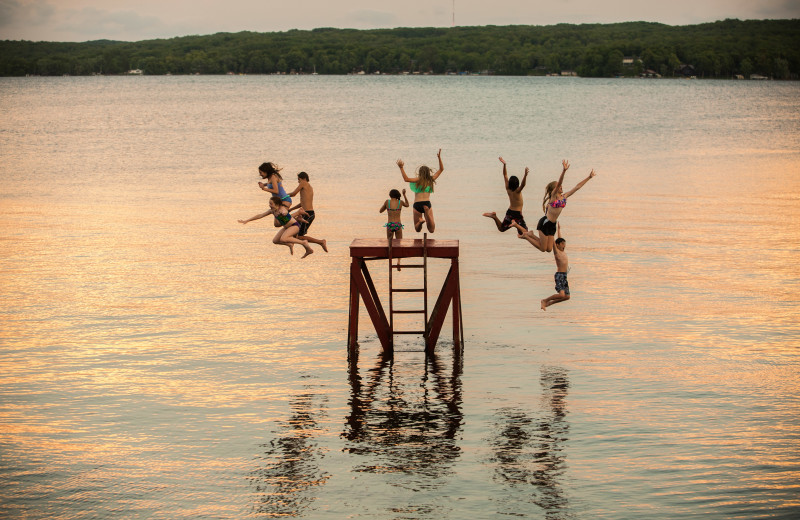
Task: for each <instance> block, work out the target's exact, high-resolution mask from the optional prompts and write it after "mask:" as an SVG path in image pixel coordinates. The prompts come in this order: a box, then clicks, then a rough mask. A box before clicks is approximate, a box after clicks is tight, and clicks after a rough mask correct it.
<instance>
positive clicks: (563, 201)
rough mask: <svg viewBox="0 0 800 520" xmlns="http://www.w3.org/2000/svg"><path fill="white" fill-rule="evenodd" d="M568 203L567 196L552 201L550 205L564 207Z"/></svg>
mask: <svg viewBox="0 0 800 520" xmlns="http://www.w3.org/2000/svg"><path fill="white" fill-rule="evenodd" d="M566 205H567V198H566V197H564V198H563V199H561V200H554V201H553V202H551V203H550V207H551V208H563V207H564V206H566Z"/></svg>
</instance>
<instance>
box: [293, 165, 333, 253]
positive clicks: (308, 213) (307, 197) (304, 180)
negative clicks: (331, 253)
mask: <svg viewBox="0 0 800 520" xmlns="http://www.w3.org/2000/svg"><path fill="white" fill-rule="evenodd" d="M297 182H298V184H297V188H295V189H294V191H293V192H291V193H289V194H288V195H289V197H294V196H295V195H297V194H298V193H299V194H300V204H297V205H296V206H294V207H292V208H289V211H292V210H294V209H297V208H301V209H302V212H303V216H304V217H305V222H301V223H300V231H299V232H298V233H297V238H299V239H301V240H307V241H308V242H313V243H314V244H318V245H321V246H322V250H323V251H325V252H326V253H327V252H328V241H327V240H325V239H321V238H314V237H310V236H308V235H306V233H308V228H310V227H311V223H312V222H314V188H312V187H311V183H310V182H308V174H307V173H306V172H300V173H298V174H297Z"/></svg>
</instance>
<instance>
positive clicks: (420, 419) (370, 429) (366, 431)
mask: <svg viewBox="0 0 800 520" xmlns="http://www.w3.org/2000/svg"><path fill="white" fill-rule="evenodd" d="M460 371H461V368H460V365H459V363H458V362H457V358H454V363H453V368H452V371H451V372H450V374H449V376H448V374H446V373H445V370H444V366H443V363H442V362H441V360H440V359H439V358H438V357H437V356H436V355H435V354H431V355H428V356H427V357H426V360H425V373H424V375H423V377H422V382H421V383H420V382H419V379H417V378H416V377H412V378H409V380H408V381H406V380H405V378H399V377H398V378H397V379H396V378H395V371H394V366H393V362H392V360H391V359H390V358H388V357H380V358H379V359H378V363H377V365H376V366H375V367H374V368H372V369H371V370H370V371H369V373H368V377H367V378H366V381H362V378H361V376H360V375H359V372H358V366H357V363H355V362H351V364H350V385H351V395H350V415H349V416H348V417H347V422H346V424H345V431H344V432H343V433H342V437H344V438H345V439H346V440H347V447H346V451H347V452H349V453H351V454H355V455H359V456H363V457H364V460H363V463H361V464H358V465H357V466H356V468H355V470H356V471H359V472H366V473H394V474H400V475H406V476H408V477H409V478H408V479H402V480H400V481H399V482H398V481H395V482H394V483H395V485H400V486H404V487H406V486H407V487H409V488H413V489H420V488H432V487H436V486H437V484H438V483H437V479H440V478H441V477H443V476H445V475H448V474H449V473H450V472H451V467H452V465H453V464H454V463H455V461H456V460H457V459H458V457H459V455H460V448H459V446H458V438H457V437H458V434H459V432H460V431H461V427H462V422H463V414H462V411H461V380H460ZM401 379H402V380H401ZM408 383H410V384H408Z"/></svg>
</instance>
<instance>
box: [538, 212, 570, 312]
mask: <svg viewBox="0 0 800 520" xmlns="http://www.w3.org/2000/svg"><path fill="white" fill-rule="evenodd" d="M557 227H558V238H557V239H556V241H555V246H554V247H553V257H554V258H555V260H556V274H555V280H556V293H555V294H554V295H552V296H548V297H547V298H545V299H544V300H542V310H543V311H546V310H547V308H548V307H549V306H551V305H553V304H555V303H559V302H565V301H567V300H569V282H567V272H569V260H568V259H567V253H565V252H564V249H566V247H567V241H566V240H564V239H563V238H561V224H560V223H559V224H557Z"/></svg>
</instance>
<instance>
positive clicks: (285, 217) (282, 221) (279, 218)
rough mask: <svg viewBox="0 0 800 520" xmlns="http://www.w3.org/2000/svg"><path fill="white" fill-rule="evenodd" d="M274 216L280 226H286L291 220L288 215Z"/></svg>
mask: <svg viewBox="0 0 800 520" xmlns="http://www.w3.org/2000/svg"><path fill="white" fill-rule="evenodd" d="M274 215H275V218H276V219H277V221H278V222H279V223H280V224H281V225H282V226H285V225H286V224H288V223H289V222H291V220H292V216H291V215H290V214H288V213H287V214H286V215H283V214H281V213H274Z"/></svg>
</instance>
